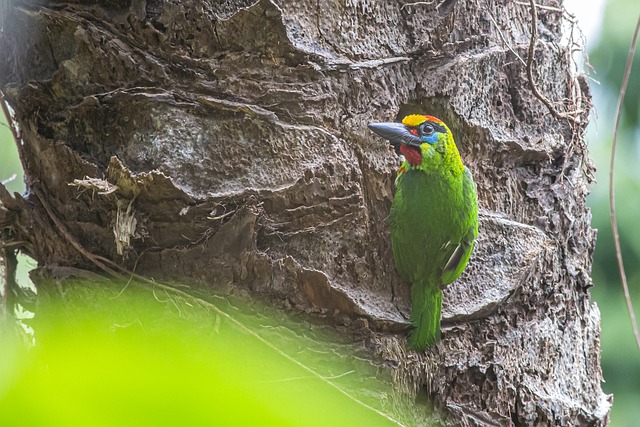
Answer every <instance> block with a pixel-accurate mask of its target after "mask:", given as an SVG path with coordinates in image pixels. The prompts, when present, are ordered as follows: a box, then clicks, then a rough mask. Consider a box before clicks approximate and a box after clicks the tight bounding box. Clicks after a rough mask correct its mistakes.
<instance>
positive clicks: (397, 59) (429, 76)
mask: <svg viewBox="0 0 640 427" xmlns="http://www.w3.org/2000/svg"><path fill="white" fill-rule="evenodd" d="M96 3H97V2H94V1H77V2H73V1H67V2H62V1H61V2H49V1H41V2H37V1H23V2H16V3H14V4H13V5H12V6H11V7H10V9H9V16H8V18H7V20H6V21H5V24H4V33H3V35H2V38H1V39H0V43H1V49H2V52H3V53H4V54H3V55H2V58H1V60H0V61H1V63H0V66H1V70H0V86H1V87H2V88H3V91H4V94H5V97H6V100H7V101H8V103H9V104H10V105H11V107H12V108H13V109H14V110H15V112H16V120H17V122H18V123H19V126H20V131H21V134H20V138H21V144H20V147H19V148H20V154H21V158H22V161H23V163H24V167H25V173H26V176H27V178H26V179H27V181H28V182H27V184H28V187H29V189H30V191H29V192H28V193H27V195H26V196H25V199H24V200H22V199H20V198H18V200H14V201H13V202H11V203H14V205H15V206H16V210H14V211H12V212H13V215H14V219H13V223H12V228H11V232H12V233H13V234H12V238H13V239H14V240H16V241H22V242H28V243H26V244H25V245H24V247H23V250H25V251H27V252H29V253H30V254H31V255H32V256H34V257H35V258H36V259H37V260H38V261H39V262H40V263H41V264H44V265H63V266H73V267H81V268H89V269H91V268H95V265H93V264H92V263H91V262H89V260H88V259H87V258H86V257H85V256H83V255H82V254H81V253H80V252H79V251H78V249H77V248H76V247H74V246H73V245H71V244H70V242H69V236H72V237H73V238H75V239H76V240H77V241H78V242H79V243H80V244H81V245H82V246H83V247H84V249H86V251H87V252H90V253H93V254H97V255H100V256H103V257H106V258H109V259H111V260H115V261H117V262H118V263H120V264H122V265H123V266H126V267H127V268H130V269H134V268H135V269H136V272H138V273H140V274H144V275H147V276H152V277H154V278H161V279H164V280H177V281H188V282H189V283H194V284H197V285H200V286H204V287H209V288H212V289H215V290H219V291H226V290H230V289H244V290H248V291H249V292H251V293H252V294H253V295H255V296H256V297H259V298H263V299H266V300H269V301H271V302H272V303H273V304H278V305H281V306H286V307H291V309H292V310H304V311H311V312H317V313H320V314H322V315H323V316H324V317H326V318H329V319H331V320H332V321H334V322H336V323H337V324H344V325H347V326H348V327H352V329H353V330H354V336H355V337H356V339H359V340H363V342H365V343H366V346H367V348H368V349H369V350H370V352H371V354H372V356H374V357H379V358H383V359H384V360H386V361H388V362H389V366H393V367H394V375H395V377H396V380H397V383H398V384H399V386H402V387H406V388H407V389H409V390H412V391H418V390H420V389H426V390H427V392H428V394H429V396H431V397H432V398H433V399H434V401H435V403H436V405H437V406H438V407H440V408H442V409H443V410H444V411H445V412H446V413H447V414H448V418H447V420H448V421H447V422H448V423H449V424H450V425H463V426H475V425H481V426H485V425H487V426H489V425H491V426H493V425H499V426H512V425H536V426H537V425H567V426H576V425H606V424H607V421H608V412H609V407H610V397H609V396H606V395H604V394H603V392H602V390H601V387H600V382H601V381H602V374H601V370H600V355H599V354H600V347H599V334H600V326H599V322H600V318H599V313H598V310H597V308H596V307H595V305H594V304H593V303H592V302H591V301H590V299H589V294H588V291H587V289H588V288H589V287H590V286H591V284H592V283H591V279H590V269H591V255H592V251H593V245H594V241H595V233H594V232H593V230H592V229H591V228H590V221H591V217H590V213H589V211H588V209H587V207H586V206H585V196H586V193H587V187H586V185H587V183H588V181H589V176H590V172H591V166H590V163H589V160H588V158H587V153H586V151H585V148H584V146H583V143H582V140H583V132H584V128H585V126H586V115H587V113H584V114H582V115H581V116H579V118H580V120H581V121H579V122H577V123H573V122H571V121H569V120H559V119H557V118H555V117H554V116H553V115H552V114H550V113H549V110H548V109H547V108H546V107H545V106H544V104H543V103H542V102H541V101H540V100H538V99H537V98H536V97H534V96H533V94H532V92H531V90H530V88H529V86H528V82H527V77H526V70H525V66H524V64H522V63H521V62H520V61H519V60H518V59H517V58H516V56H515V54H514V51H515V52H518V53H519V55H520V56H522V57H524V58H526V55H527V47H528V43H529V38H530V35H531V31H530V22H531V17H530V10H529V8H528V7H527V6H523V5H520V4H516V3H514V2H511V1H507V0H504V1H500V0H486V1H481V0H458V1H456V0H445V1H442V2H439V4H436V2H434V3H433V4H421V5H413V6H411V5H405V3H409V2H403V1H400V0H380V1H373V0H370V1H366V0H360V1H357V0H354V1H331V0H322V1H311V0H296V1H276V0H273V1H271V0H261V1H258V2H254V1H250V0H238V1H233V0H228V1H224V2H214V1H202V2H201V1H194V0H184V1H177V0H148V1H143V0H113V1H105V2H102V3H101V5H98V4H96ZM427 3H428V2H427ZM551 6H558V5H557V4H555V3H553V4H551ZM538 14H539V22H538V33H539V40H538V41H537V43H536V48H535V66H536V74H537V84H538V87H539V89H540V90H541V92H542V93H544V94H545V96H546V97H548V98H549V99H551V100H553V101H555V102H557V103H558V108H559V109H561V110H565V109H566V110H574V109H576V108H578V107H579V105H580V104H581V105H582V106H583V108H585V107H584V106H585V104H588V101H589V94H588V88H587V86H586V84H585V83H584V79H582V78H575V77H574V76H572V75H571V73H570V71H569V70H570V69H571V59H570V55H569V50H568V48H567V47H564V46H563V45H560V44H559V40H560V37H561V34H560V32H561V13H559V12H557V11H555V10H549V9H540V10H539V11H538ZM494 21H495V23H494ZM498 27H499V28H500V29H501V30H498ZM500 32H501V34H500ZM503 38H504V40H506V41H507V42H508V43H509V45H510V46H509V47H508V46H505V44H504V41H503ZM512 49H513V51H512ZM416 112H420V113H428V114H432V115H435V116H437V117H440V118H441V119H443V120H444V121H445V122H447V123H448V124H449V126H450V127H451V128H452V129H453V132H454V135H455V137H456V141H457V143H458V147H459V149H460V151H461V153H462V156H463V159H464V161H465V163H466V164H467V165H468V166H469V168H470V169H471V171H472V173H473V175H474V177H475V180H476V183H477V185H478V195H479V203H480V207H481V218H480V235H479V238H478V242H477V245H476V251H475V253H474V255H473V256H472V260H471V263H470V266H469V268H468V269H467V271H466V272H465V274H464V275H463V277H462V278H461V279H460V280H459V281H457V282H456V283H454V284H453V285H451V286H450V287H449V288H448V289H447V290H446V291H445V302H444V310H443V314H444V322H445V324H444V337H443V340H442V341H441V342H440V343H439V344H438V345H437V346H436V347H435V348H434V349H433V350H429V351H427V352H426V353H424V354H416V353H412V352H407V350H405V333H404V331H405V329H406V320H405V319H406V316H407V314H408V308H409V286H408V284H406V283H403V282H402V281H401V280H400V279H399V278H398V277H397V275H396V273H395V270H394V267H393V263H392V257H391V252H390V244H389V235H388V234H389V231H388V226H387V223H386V221H385V220H386V217H387V215H388V212H389V207H390V205H391V200H392V196H393V180H394V176H395V168H396V167H397V165H398V159H397V157H396V156H395V155H394V153H393V152H392V151H391V150H390V149H389V147H387V146H386V144H385V143H384V142H383V141H381V140H378V139H377V138H374V137H373V136H372V135H371V134H370V133H369V132H368V130H367V128H366V124H367V123H368V122H371V121H381V120H393V119H396V118H398V117H401V116H403V115H404V114H407V113H416ZM6 203H9V202H8V201H5V204H6ZM16 212H18V213H17V214H16ZM54 220H57V221H58V223H57V224H55V225H54V222H53V221H54ZM61 224H64V226H61ZM363 319H364V321H363ZM363 325H364V327H363Z"/></svg>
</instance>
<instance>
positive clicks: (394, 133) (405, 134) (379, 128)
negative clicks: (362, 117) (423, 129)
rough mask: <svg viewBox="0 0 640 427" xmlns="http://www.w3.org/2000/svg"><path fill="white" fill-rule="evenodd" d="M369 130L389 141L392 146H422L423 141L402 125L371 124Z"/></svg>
mask: <svg viewBox="0 0 640 427" xmlns="http://www.w3.org/2000/svg"><path fill="white" fill-rule="evenodd" d="M369 129H371V130H372V131H373V132H374V133H375V134H377V135H378V136H381V137H383V138H384V139H386V140H388V141H389V142H390V143H391V145H400V144H407V145H413V146H414V147H420V144H422V140H421V139H420V138H418V137H417V136H415V135H413V134H412V133H411V132H409V129H407V127H406V126H405V125H403V124H402V123H395V122H393V123H369Z"/></svg>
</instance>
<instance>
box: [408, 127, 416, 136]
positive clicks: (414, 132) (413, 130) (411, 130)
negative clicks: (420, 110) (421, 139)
mask: <svg viewBox="0 0 640 427" xmlns="http://www.w3.org/2000/svg"><path fill="white" fill-rule="evenodd" d="M409 133H411V135H413V136H418V129H416V128H413V129H409Z"/></svg>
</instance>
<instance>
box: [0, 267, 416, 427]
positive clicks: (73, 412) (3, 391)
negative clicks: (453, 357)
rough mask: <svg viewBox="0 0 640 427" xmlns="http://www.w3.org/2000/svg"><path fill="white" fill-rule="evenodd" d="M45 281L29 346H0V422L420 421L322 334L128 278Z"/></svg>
mask: <svg viewBox="0 0 640 427" xmlns="http://www.w3.org/2000/svg"><path fill="white" fill-rule="evenodd" d="M45 284H46V286H42V285H39V288H38V289H39V295H38V309H37V314H36V316H35V318H34V319H32V320H30V321H29V323H30V324H31V325H32V326H33V329H34V330H35V339H36V342H37V345H36V346H35V347H33V348H27V347H26V346H25V345H22V344H21V342H20V341H18V340H16V339H13V340H11V338H10V337H7V336H5V337H4V342H0V346H1V347H2V348H3V351H2V352H0V425H1V426H3V427H12V426H20V427H24V426H29V427H39V426H42V427H56V426H60V427H63V426H64V427H69V426H83V427H84V426H92V427H100V426H129V425H131V426H178V425H185V426H191V425H211V426H218V425H220V426H327V425H331V426H354V425H367V426H386V425H398V424H397V423H396V422H393V421H392V420H391V419H392V418H393V419H398V420H402V423H403V424H405V425H417V424H416V423H415V422H414V421H415V420H418V419H420V418H424V416H425V413H426V410H427V409H426V407H425V406H423V405H422V406H416V405H415V404H414V403H413V401H412V400H411V401H410V400H409V398H408V397H407V396H403V395H401V394H398V393H397V392H395V391H393V387H392V385H391V381H390V378H389V377H388V375H387V378H385V377H384V375H382V377H381V373H383V372H385V370H380V369H378V367H377V366H375V365H374V364H372V363H371V362H369V361H367V360H365V359H363V358H362V357H359V355H358V352H357V349H356V348H352V347H350V346H351V345H352V344H348V343H342V344H340V341H345V340H344V338H340V337H339V336H337V334H335V332H334V333H333V334H331V333H329V329H330V328H327V330H324V329H323V328H322V327H320V326H318V327H317V328H309V326H308V323H306V326H305V327H304V328H303V327H302V326H301V325H302V323H301V322H295V321H293V320H292V319H289V318H287V317H286V316H284V315H283V314H282V313H279V312H278V311H276V310H273V309H268V308H266V307H262V306H258V305H256V304H255V303H253V305H249V304H244V303H243V302H242V301H241V300H239V299H238V298H235V299H234V300H233V302H230V300H228V299H225V298H221V297H213V296H212V297H211V298H212V301H214V303H215V304H213V305H208V304H200V303H199V302H198V301H197V300H194V299H190V298H184V297H182V296H178V295H175V294H173V293H172V292H167V291H165V290H162V289H158V288H157V287H153V288H151V287H148V286H141V285H137V284H135V283H131V284H124V283H123V284H115V283H112V282H108V281H106V280H100V281H97V282H93V281H92V282H89V281H86V280H73V279H66V280H65V281H64V283H63V284H59V283H56V282H46V283H45ZM5 335H6V334H5ZM303 365H304V366H313V369H314V371H315V372H312V371H310V370H308V369H306V368H305V367H304V366H303ZM386 372H388V370H387V371H386ZM412 417H413V418H414V419H413V420H412V419H411V418H412Z"/></svg>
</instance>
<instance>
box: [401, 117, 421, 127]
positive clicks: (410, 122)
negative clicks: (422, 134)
mask: <svg viewBox="0 0 640 427" xmlns="http://www.w3.org/2000/svg"><path fill="white" fill-rule="evenodd" d="M425 120H427V118H426V117H425V116H423V115H422V114H411V115H409V116H406V117H405V118H404V119H402V124H403V125H405V126H418V125H419V124H420V123H422V122H424V121H425Z"/></svg>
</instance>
